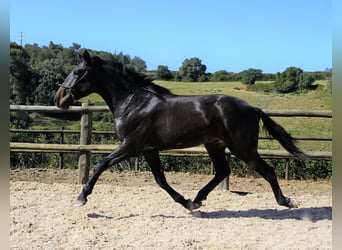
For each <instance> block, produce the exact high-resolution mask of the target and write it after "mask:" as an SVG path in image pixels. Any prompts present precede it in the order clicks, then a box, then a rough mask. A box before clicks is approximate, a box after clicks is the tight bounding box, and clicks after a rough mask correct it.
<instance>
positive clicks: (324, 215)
mask: <svg viewBox="0 0 342 250" xmlns="http://www.w3.org/2000/svg"><path fill="white" fill-rule="evenodd" d="M192 215H193V216H194V217H198V218H206V219H222V218H255V217H259V218H262V219H266V220H287V219H293V220H309V221H311V222H317V221H321V220H332V207H331V206H326V207H312V208H298V209H287V210H277V209H250V210H247V211H228V210H223V211H213V212H202V211H194V212H193V213H192Z"/></svg>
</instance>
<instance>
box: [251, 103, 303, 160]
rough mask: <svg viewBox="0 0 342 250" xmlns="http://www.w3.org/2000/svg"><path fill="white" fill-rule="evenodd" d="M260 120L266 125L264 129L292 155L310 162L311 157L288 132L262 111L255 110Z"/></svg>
mask: <svg viewBox="0 0 342 250" xmlns="http://www.w3.org/2000/svg"><path fill="white" fill-rule="evenodd" d="M255 110H256V112H257V114H258V116H259V118H261V120H262V123H263V125H264V129H265V130H266V131H267V132H268V133H269V134H270V135H271V136H272V137H273V138H274V139H276V140H278V141H279V143H280V144H281V145H282V146H283V147H284V148H285V149H286V150H287V151H288V152H289V153H291V154H292V155H294V156H295V157H297V158H298V159H300V160H308V159H309V157H308V156H307V155H306V154H304V153H303V152H302V151H300V149H299V148H298V147H297V146H296V145H295V143H294V141H295V140H294V138H293V137H292V136H291V135H290V134H289V133H288V132H286V130H285V129H284V128H283V127H282V126H280V125H279V124H277V123H276V122H275V121H274V120H272V119H271V118H270V117H269V116H268V115H267V114H265V113H264V112H263V111H262V110H261V109H259V108H255Z"/></svg>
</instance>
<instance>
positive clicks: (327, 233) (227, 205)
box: [10, 169, 332, 249]
mask: <svg viewBox="0 0 342 250" xmlns="http://www.w3.org/2000/svg"><path fill="white" fill-rule="evenodd" d="M76 177H77V172H76V171H73V170H39V169H33V170H32V169H31V170H12V171H10V179H11V181H10V246H11V249H331V248H332V183H331V181H327V180H323V181H281V182H280V185H281V186H282V188H283V191H284V193H285V194H286V195H288V196H290V197H292V198H294V199H295V200H296V201H297V202H298V203H299V205H300V207H299V208H298V209H287V208H283V207H280V206H278V205H277V204H276V202H275V200H274V197H273V194H272V192H271V190H270V187H269V186H268V184H267V183H266V182H265V181H264V180H263V179H257V178H237V177H234V176H233V177H231V180H230V188H231V190H237V191H244V192H249V194H247V195H245V196H241V195H238V194H236V193H232V192H229V191H224V190H219V189H216V190H214V191H213V192H212V193H211V194H210V195H209V196H208V199H207V200H206V201H205V202H204V206H202V207H201V208H200V210H198V211H195V212H192V213H190V212H188V211H187V210H186V209H184V208H183V207H181V206H180V205H179V204H177V203H175V202H173V200H172V199H171V198H170V197H169V196H168V194H167V193H166V192H165V191H163V190H161V189H160V188H159V187H158V186H157V185H156V184H155V183H154V180H153V179H152V174H151V173H148V172H147V173H135V172H123V173H115V172H109V171H108V172H105V173H104V175H103V176H101V179H100V180H99V182H98V184H97V185H96V186H95V188H94V191H93V194H91V195H90V196H89V202H88V203H87V204H86V206H84V207H81V208H77V207H73V202H74V200H75V197H76V196H77V195H78V193H79V192H80V190H81V188H82V186H81V185H77V184H75V180H76V179H77V178H76ZM167 178H168V180H169V183H170V184H171V185H172V186H173V187H175V188H176V189H177V190H178V191H179V192H180V193H182V194H183V195H184V196H185V197H186V198H192V199H193V198H194V197H195V196H196V193H197V191H198V190H199V188H200V187H202V186H203V185H204V184H206V182H207V181H208V180H209V179H210V176H204V175H192V174H176V173H167Z"/></svg>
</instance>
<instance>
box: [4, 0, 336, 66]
mask: <svg viewBox="0 0 342 250" xmlns="http://www.w3.org/2000/svg"><path fill="white" fill-rule="evenodd" d="M21 32H22V43H23V45H24V44H33V43H36V44H38V45H39V46H44V45H48V44H49V43H50V41H52V42H53V43H55V44H61V45H63V46H64V47H69V46H71V45H72V43H78V44H80V45H81V46H82V47H83V48H89V49H92V50H100V51H107V52H111V53H119V52H123V53H124V54H129V55H130V56H131V57H134V56H138V57H140V58H141V59H143V60H144V61H145V62H146V64H147V69H148V70H155V69H157V67H158V65H166V66H168V68H169V69H170V70H178V69H179V67H180V66H181V65H182V62H183V61H184V60H185V59H186V58H192V57H198V58H199V59H200V60H201V61H202V64H205V65H206V67H207V72H210V73H213V72H215V71H218V70H226V71H229V72H241V71H243V70H245V69H248V68H255V69H261V70H262V71H263V73H277V72H282V71H284V70H285V69H286V68H287V67H290V66H294V67H299V68H301V69H303V70H304V71H320V70H321V71H322V70H325V69H327V68H331V67H332V8H331V1H329V0H314V1H313V0H299V1H298V0H286V1H285V0H282V1H274V0H258V1H255V0H210V1H205V0H197V1H195V0H172V1H163V0H144V1H142V0H97V1H85V0H58V1H47V0H32V1H24V0H11V1H10V40H11V41H12V42H17V43H18V44H20V41H21V38H20V37H21V36H20V34H21Z"/></svg>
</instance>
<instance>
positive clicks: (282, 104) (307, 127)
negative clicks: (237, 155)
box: [35, 81, 332, 151]
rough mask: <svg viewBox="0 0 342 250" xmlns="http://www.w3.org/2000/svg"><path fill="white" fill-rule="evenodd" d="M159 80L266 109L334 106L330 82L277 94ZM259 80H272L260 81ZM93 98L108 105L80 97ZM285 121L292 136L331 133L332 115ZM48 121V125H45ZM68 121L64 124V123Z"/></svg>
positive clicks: (267, 144)
mask: <svg viewBox="0 0 342 250" xmlns="http://www.w3.org/2000/svg"><path fill="white" fill-rule="evenodd" d="M155 82H156V83H157V84H159V85H161V86H164V87H166V88H168V89H170V90H171V91H172V92H173V93H175V94H179V95H207V94H226V95H232V96H235V97H239V98H241V99H243V100H245V101H247V102H249V103H250V104H251V105H253V106H257V107H259V108H261V109H264V110H331V109H332V95H331V93H330V91H328V90H327V82H325V81H320V82H317V83H316V84H318V88H317V89H316V90H310V91H308V92H305V93H300V94H276V93H263V92H254V91H247V90H246V85H244V84H241V83H239V82H204V83H190V82H168V81H155ZM256 84H269V83H267V82H261V83H258V82H257V83H256ZM88 100H89V101H90V102H91V103H94V104H96V105H105V103H104V102H103V100H102V98H101V97H100V96H99V95H97V94H92V95H90V96H89V97H85V98H83V99H82V100H81V101H88ZM42 119H43V120H40V121H38V120H37V123H36V126H35V127H36V128H38V127H41V126H48V127H49V128H52V127H60V124H62V123H63V121H55V122H54V123H53V124H51V121H50V120H49V119H48V118H43V117H42ZM274 119H275V120H276V121H278V122H279V123H280V124H282V125H283V126H284V127H285V129H286V130H288V131H289V132H290V133H291V135H293V136H316V137H332V122H331V119H319V118H298V117H292V118H278V117H275V118H274ZM44 124H45V125H44ZM68 124H69V125H67V126H66V128H67V129H78V128H79V122H70V123H68ZM64 125H65V124H64ZM93 126H94V129H96V130H110V129H112V123H111V122H107V123H106V122H103V121H101V122H94V124H93ZM299 146H300V147H302V148H303V149H304V150H317V151H319V150H321V151H331V142H312V141H305V142H301V143H300V144H299ZM280 148H281V146H280V145H279V144H278V143H277V142H272V141H261V143H260V149H280Z"/></svg>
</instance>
